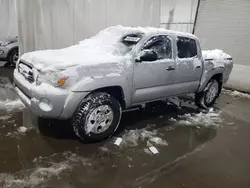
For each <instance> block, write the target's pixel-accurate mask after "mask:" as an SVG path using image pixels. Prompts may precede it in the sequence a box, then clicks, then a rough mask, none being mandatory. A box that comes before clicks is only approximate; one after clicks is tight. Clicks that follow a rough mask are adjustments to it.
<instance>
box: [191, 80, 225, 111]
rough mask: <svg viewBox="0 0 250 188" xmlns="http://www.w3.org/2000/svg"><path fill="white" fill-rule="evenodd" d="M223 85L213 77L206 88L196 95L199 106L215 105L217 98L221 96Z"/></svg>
mask: <svg viewBox="0 0 250 188" xmlns="http://www.w3.org/2000/svg"><path fill="white" fill-rule="evenodd" d="M220 91H221V85H220V84H219V82H218V81H217V80H215V79H211V80H210V81H209V82H208V84H207V86H206V88H205V89H204V90H203V91H202V92H201V93H197V94H196V95H195V102H196V105H197V106H198V107H201V108H205V109H206V108H209V107H211V106H213V105H214V103H215V101H216V99H217V98H218V97H219V94H220Z"/></svg>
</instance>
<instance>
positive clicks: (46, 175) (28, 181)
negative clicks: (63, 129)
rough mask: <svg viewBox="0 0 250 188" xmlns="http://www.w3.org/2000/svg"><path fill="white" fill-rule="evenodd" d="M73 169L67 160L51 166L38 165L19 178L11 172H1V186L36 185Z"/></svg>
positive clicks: (5, 187)
mask: <svg viewBox="0 0 250 188" xmlns="http://www.w3.org/2000/svg"><path fill="white" fill-rule="evenodd" d="M69 169H71V166H70V165H69V164H68V163H67V162H61V163H54V164H52V165H51V166H49V167H38V168H36V169H33V171H31V172H30V174H27V173H29V172H25V176H24V177H22V178H18V177H16V176H13V175H9V174H0V186H1V182H3V185H2V186H3V188H7V187H35V186H37V185H39V184H41V183H43V182H46V180H48V179H50V178H51V177H53V176H57V177H58V176H59V175H60V174H61V173H62V172H64V171H66V170H69Z"/></svg>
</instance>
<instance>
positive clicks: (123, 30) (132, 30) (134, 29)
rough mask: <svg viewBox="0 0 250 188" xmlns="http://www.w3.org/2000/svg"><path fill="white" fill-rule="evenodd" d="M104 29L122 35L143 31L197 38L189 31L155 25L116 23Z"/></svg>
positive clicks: (148, 33) (145, 32) (147, 33)
mask: <svg viewBox="0 0 250 188" xmlns="http://www.w3.org/2000/svg"><path fill="white" fill-rule="evenodd" d="M105 31H111V32H115V33H116V34H118V33H120V34H122V35H126V34H130V33H144V34H146V35H150V34H169V35H177V36H183V37H189V38H197V37H196V36H195V35H193V34H190V33H185V32H179V31H174V30H167V29H164V28H156V27H124V26H121V25H118V26H111V27H108V28H107V29H105V30H103V31H101V32H105Z"/></svg>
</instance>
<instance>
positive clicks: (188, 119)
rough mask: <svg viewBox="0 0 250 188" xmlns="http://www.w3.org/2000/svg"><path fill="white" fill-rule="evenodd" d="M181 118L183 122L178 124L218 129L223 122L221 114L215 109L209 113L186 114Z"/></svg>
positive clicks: (180, 121)
mask: <svg viewBox="0 0 250 188" xmlns="http://www.w3.org/2000/svg"><path fill="white" fill-rule="evenodd" d="M179 118H180V119H181V120H179V121H177V123H178V124H180V125H190V126H204V127H210V126H215V127H218V126H219V125H220V123H221V122H222V119H221V117H220V112H215V111H214V110H213V109H210V110H209V112H208V113H202V112H201V113H199V114H185V115H181V116H179Z"/></svg>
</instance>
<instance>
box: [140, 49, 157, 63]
mask: <svg viewBox="0 0 250 188" xmlns="http://www.w3.org/2000/svg"><path fill="white" fill-rule="evenodd" d="M157 59H158V55H157V53H156V52H155V51H153V50H143V51H142V52H141V53H140V57H139V59H136V62H142V61H156V60H157Z"/></svg>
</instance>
